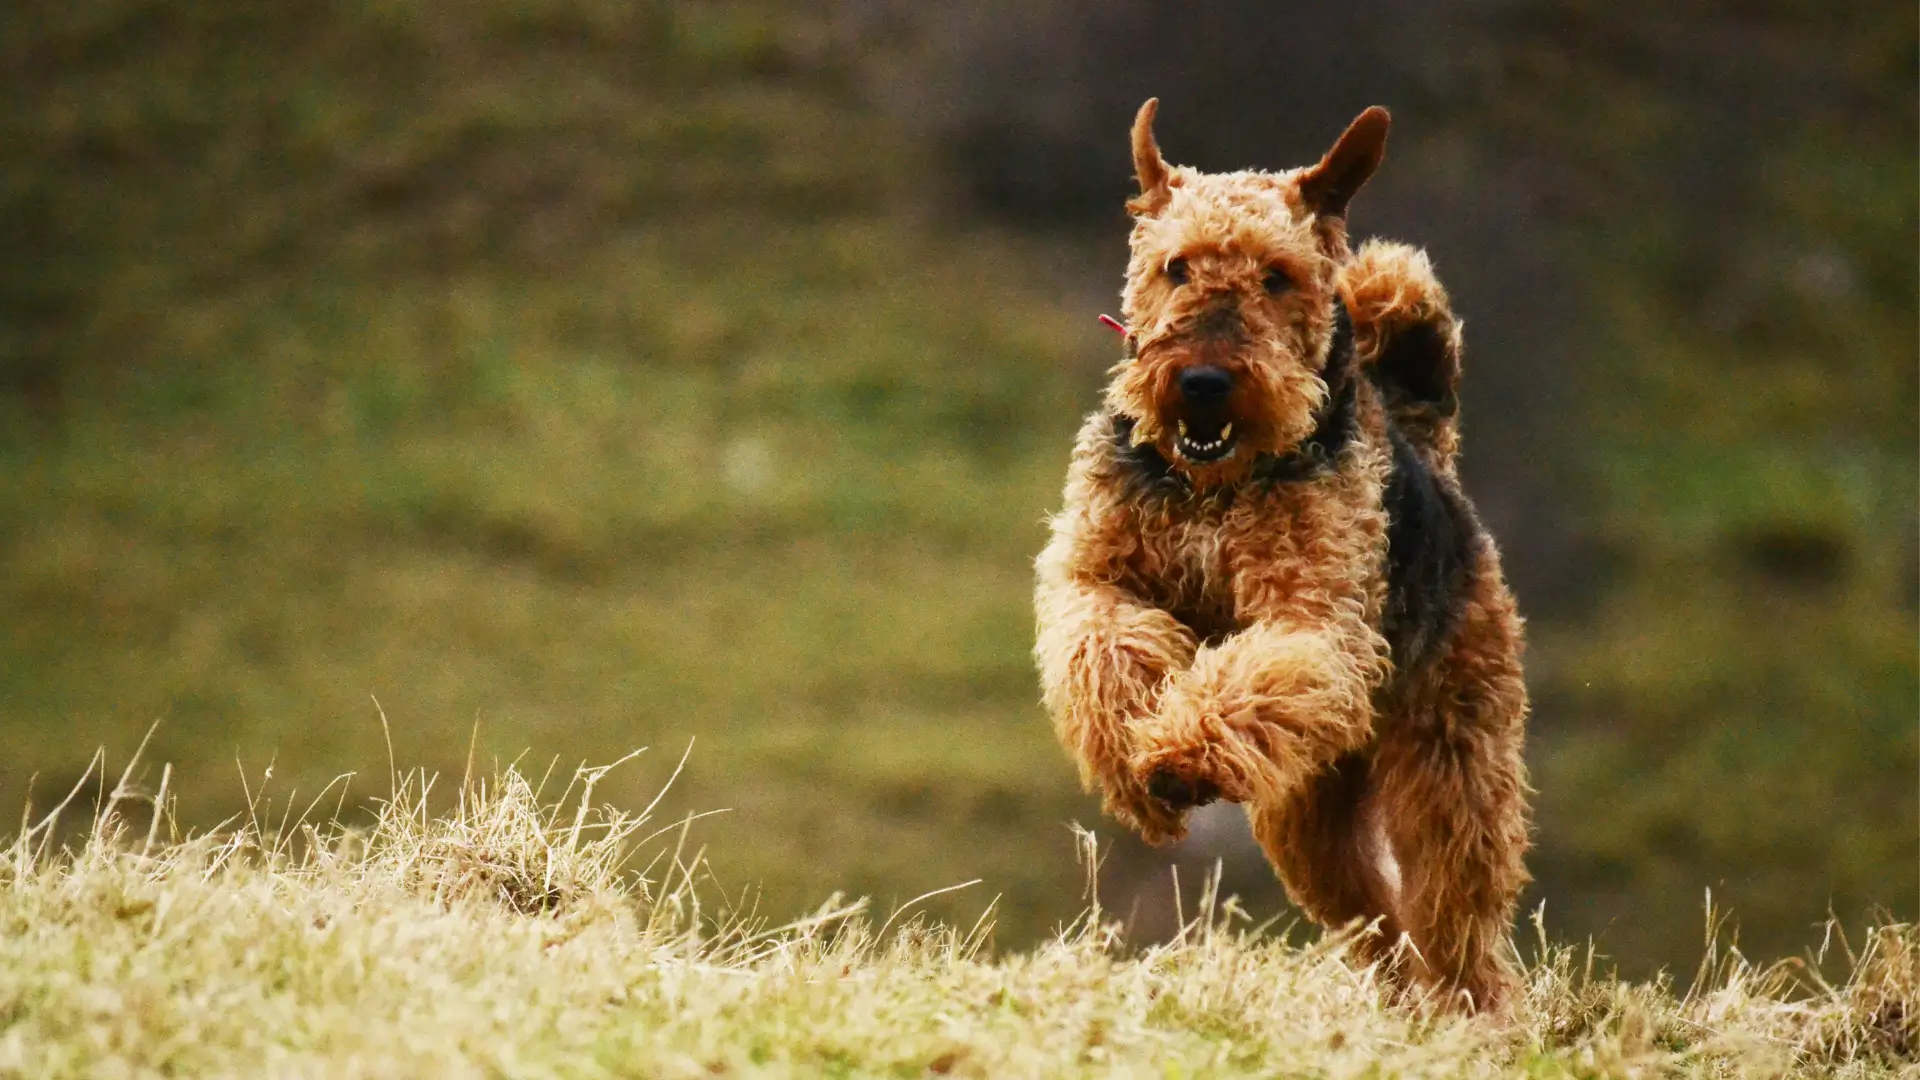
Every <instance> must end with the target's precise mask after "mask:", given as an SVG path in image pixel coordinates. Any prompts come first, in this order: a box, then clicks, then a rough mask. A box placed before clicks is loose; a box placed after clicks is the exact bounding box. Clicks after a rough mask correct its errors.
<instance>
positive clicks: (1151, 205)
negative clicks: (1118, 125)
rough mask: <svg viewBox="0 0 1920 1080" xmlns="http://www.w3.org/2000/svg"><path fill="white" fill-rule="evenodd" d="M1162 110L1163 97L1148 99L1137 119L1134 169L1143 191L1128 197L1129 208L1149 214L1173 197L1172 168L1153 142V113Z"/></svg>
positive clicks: (1162, 206) (1135, 117)
mask: <svg viewBox="0 0 1920 1080" xmlns="http://www.w3.org/2000/svg"><path fill="white" fill-rule="evenodd" d="M1159 109H1160V99H1159V98H1148V99H1147V101H1146V104H1144V105H1142V106H1140V112H1139V113H1138V114H1136V115H1135V116H1134V118H1133V172H1134V175H1136V176H1138V177H1139V178H1140V194H1138V195H1136V196H1134V197H1133V198H1131V199H1129V200H1127V209H1128V210H1130V211H1132V212H1133V213H1136V214H1141V215H1144V216H1147V217H1151V216H1153V215H1155V214H1158V213H1159V212H1160V211H1161V210H1164V209H1166V205H1167V203H1168V202H1169V201H1171V200H1172V199H1173V192H1172V191H1171V190H1170V189H1171V187H1172V182H1173V176H1172V170H1170V169H1168V168H1167V159H1166V158H1163V157H1161V156H1160V145H1159V144H1158V143H1156V142H1154V141H1153V114H1154V113H1156V112H1158V111H1159Z"/></svg>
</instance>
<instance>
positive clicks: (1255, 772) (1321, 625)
mask: <svg viewBox="0 0 1920 1080" xmlns="http://www.w3.org/2000/svg"><path fill="white" fill-rule="evenodd" d="M1154 108H1155V103H1154V102H1152V101H1149V102H1148V103H1147V104H1146V105H1145V106H1143V107H1142V109H1141V110H1140V116H1139V118H1138V119H1137V120H1136V122H1135V125H1134V130H1133V149H1134V159H1135V166H1136V171H1137V173H1138V176H1139V180H1140V185H1141V193H1140V195H1139V196H1137V197H1136V198H1135V199H1133V200H1132V201H1131V202H1130V203H1129V204H1128V206H1129V209H1130V210H1131V211H1132V212H1133V214H1134V226H1133V234H1132V258H1131V261H1130V263H1129V265H1128V270H1127V283H1126V288H1125V291H1124V294H1123V302H1124V310H1125V312H1126V315H1127V317H1128V319H1129V322H1130V324H1131V326H1132V330H1131V332H1130V334H1129V338H1128V349H1127V358H1126V359H1125V360H1123V361H1122V362H1121V363H1120V364H1119V365H1118V366H1116V367H1115V368H1114V370H1113V379H1112V382H1111V383H1110V385H1109V386H1108V388H1107V393H1106V407H1105V410H1104V411H1102V412H1100V413H1096V414H1094V415H1093V416H1091V417H1089V418H1088V419H1087V422H1086V424H1085V425H1084V426H1083V427H1082V428H1081V431H1080V435H1079V439H1078V441H1077V443H1076V445H1075V447H1074V452H1073V460H1072V464H1071V467H1070V468H1069V471H1068V476H1067V485H1066V505H1065V507H1064V508H1063V509H1062V510H1061V512H1060V513H1059V514H1058V515H1057V516H1056V517H1055V518H1054V519H1053V522H1052V538H1051V541H1050V542H1049V543H1048V545H1047V547H1046V550H1045V551H1043V552H1042V553H1041V555H1040V557H1039V560H1038V564H1037V570H1038V587H1037V590H1036V594H1035V604H1036V609H1037V614H1038V636H1037V642H1036V644H1035V650H1034V651H1035V656H1036V658H1037V660H1038V663H1039V667H1040V673H1041V682H1042V686H1043V689H1044V697H1045V702H1046V705H1047V708H1048V710H1049V712H1050V713H1051V714H1052V716H1053V720H1054V725H1055V728H1056V730H1057V732H1058V733H1059V735H1060V738H1061V740H1062V742H1063V743H1064V744H1065V746H1066V747H1067V749H1068V751H1069V752H1070V753H1071V754H1072V755H1073V756H1074V758H1075V759H1076V760H1077V762H1078V763H1079V765H1080V769H1081V774H1082V777H1083V779H1084V780H1085V781H1086V782H1087V783H1088V785H1089V786H1090V787H1093V788H1097V789H1098V790H1099V791H1100V792H1101V794H1102V795H1103V797H1104V803H1105V806H1106V809H1107V811H1108V812H1109V813H1111V814H1113V815H1114V816H1115V817H1117V818H1119V819H1121V820H1122V821H1124V822H1126V823H1128V824H1129V825H1130V826H1132V827H1133V828H1135V829H1138V830H1139V831H1140V833H1141V834H1142V835H1143V836H1145V837H1146V838H1147V839H1148V840H1150V841H1154V842H1164V841H1167V840H1172V839H1177V838H1179V837H1180V836H1181V835H1183V834H1184V831H1185V818H1186V813H1187V811H1188V810H1189V809H1190V808H1191V807H1192V806H1193V805H1197V804H1198V803H1201V802H1205V801H1208V800H1210V799H1211V798H1215V797H1218V798H1224V799H1228V800H1230V801H1233V802H1238V803H1242V804H1244V805H1245V806H1246V809H1247V813H1248V815H1249V818H1250V820H1251V821H1252V824H1253V828H1254V833H1255V836H1256V837H1257V838H1258V840H1259V841H1260V843H1261V845H1262V847H1263V849H1264V850H1265V851H1266V853H1267V856H1268V858H1269V859H1270V860H1271V861H1272V863H1273V865H1274V867H1275V869H1276V870H1277V871H1278V873H1279V875H1280V877H1281V879H1282V880H1283V881H1284V883H1285V884H1286V886H1287V889H1288V891H1289V894H1290V895H1291V896H1293V898H1294V899H1295V900H1296V902H1298V903H1299V904H1300V906H1301V907H1302V908H1303V909H1304V910H1305V911H1306V912H1307V913H1308V914H1309V915H1310V916H1312V917H1313V918H1314V919H1316V920H1318V921H1320V922H1322V923H1325V924H1330V925H1337V924H1342V923H1346V922H1349V921H1352V920H1356V919H1359V920H1372V921H1378V922H1379V923H1380V924H1381V926H1382V928H1383V930H1384V931H1385V934H1384V935H1383V936H1382V938H1381V939H1380V940H1381V950H1382V951H1381V953H1380V957H1381V959H1382V961H1383V962H1384V963H1385V964H1386V966H1387V968H1388V970H1390V971H1392V972H1395V973H1396V974H1397V975H1398V976H1399V977H1400V978H1401V979H1402V981H1403V983H1404V984H1405V985H1407V986H1408V987H1409V988H1420V989H1430V990H1435V991H1438V992H1441V993H1443V994H1446V995H1448V996H1449V997H1450V998H1451V999H1452V1000H1455V1001H1458V1002H1461V1003H1464V1004H1465V1005H1467V1006H1468V1007H1473V1008H1489V1007H1497V1006H1499V1005H1500V1003H1501V1002H1502V1001H1503V1000H1504V999H1505V997H1506V996H1507V995H1508V994H1509V993H1510V992H1511V991H1512V988H1513V980H1514V976H1513V972H1512V969H1511V967H1510V965H1509V961H1508V959H1507V957H1508V954H1509V952H1510V949H1509V946H1508V944H1507V935H1508V927H1509V922H1510V920H1511V916H1512V911H1513V904H1514V900H1515V897H1516V896H1517V894H1518V893H1519V890H1520V888H1521V886H1522V885H1524V884H1525V882H1526V880H1527V874H1526V870H1525V868H1524V866H1523V865H1522V861H1521V860H1522V856H1523V854H1524V852H1525V850H1526V846H1527V805H1526V796H1527V792H1528V788H1527V781H1526V770H1525V767H1524V764H1523V762H1522V757H1521V744H1522V725H1523V720H1524V717H1525V714H1526V708H1527V704H1526V689H1525V686H1524V683H1523V682H1522V680H1521V672H1520V652H1521V620H1520V617H1519V615H1518V614H1517V612H1516V610H1515V608H1514V604H1513V599H1512V597H1511V596H1510V594H1509V593H1508V591H1507V588H1506V585H1505V582H1504V580H1503V579H1502V576H1501V571H1500V562H1499V555H1498V553H1497V551H1496V550H1495V547H1494V544H1493V541H1492V539H1491V538H1490V537H1488V536H1487V534H1486V532H1485V530H1484V529H1482V528H1481V527H1480V524H1479V522H1478V520H1477V519H1476V518H1475V516H1474V513H1473V509H1472V506H1471V504H1470V503H1468V501H1467V499H1466V497H1465V496H1464V495H1463V494H1461V492H1460V489H1459V485H1458V483H1457V482H1456V480H1455V478H1454V468H1453V459H1454V454H1455V451H1456V449H1457V441H1458V433H1457V426H1456V413H1457V405H1456V389H1457V384H1458V379H1459V361H1460V334H1459V327H1458V324H1457V322H1456V321H1455V319H1454V318H1453V315H1452V312H1451V309H1450V307H1449V306H1448V302H1447V296H1446V292H1445V290H1444V289H1443V288H1442V287H1441V286H1440V283H1439V281H1438V280H1437V278H1435V276H1434V274H1433V271H1432V267H1431V266H1430V265H1429V264H1428V262H1427V260H1426V257H1425V256H1424V255H1423V254H1421V253H1420V252H1419V251H1417V250H1415V249H1413V248H1409V247H1405V246H1403V245H1394V244H1368V245H1365V246H1363V247H1362V248H1361V250H1360V251H1359V253H1357V254H1356V253H1354V252H1353V251H1351V250H1350V248H1349V246H1348V242H1347V232H1346V222H1345V218H1346V209H1347V203H1348V201H1349V200H1350V199H1351V198H1352V196H1353V195H1354V193H1355V192H1356V191H1358V190H1359V188H1360V186H1361V185H1362V184H1364V183H1365V182H1366V180H1367V177H1368V176H1369V175H1370V174H1371V173H1372V171H1373V169H1374V168H1375V167H1376V166H1377V165H1378V164H1379V162H1380V159H1381V157H1382V154H1383V151H1384V147H1385V140H1386V132H1387V126H1388V118H1387V115H1386V112H1385V110H1382V109H1369V110H1367V111H1366V112H1365V113H1363V114H1361V116H1360V118H1359V119H1358V120H1356V121H1355V122H1354V124H1353V125H1352V127H1350V128H1349V129H1348V130H1347V132H1346V134H1344V135H1343V136H1341V138H1340V140H1339V141H1338V142H1337V143H1336V144H1335V146H1334V148H1333V149H1332V150H1330V151H1328V153H1327V154H1326V156H1325V157H1324V158H1322V159H1321V161H1320V162H1319V163H1318V164H1316V165H1313V166H1310V167H1308V168H1304V169H1294V170H1290V171H1287V172H1279V173H1267V172H1235V173H1227V174H1207V173H1201V172H1198V171H1195V170H1193V169H1190V168H1186V167H1180V166H1172V165H1169V164H1167V162H1166V161H1165V160H1164V159H1163V158H1162V157H1161V156H1160V151H1159V147H1158V145H1157V143H1156V142H1155V140H1154V136H1153V130H1152V122H1153V115H1154ZM1403 946H1411V948H1405V947H1403Z"/></svg>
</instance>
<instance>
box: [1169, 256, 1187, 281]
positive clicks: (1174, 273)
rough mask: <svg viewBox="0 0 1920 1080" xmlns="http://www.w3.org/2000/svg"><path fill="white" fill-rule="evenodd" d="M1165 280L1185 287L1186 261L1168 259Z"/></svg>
mask: <svg viewBox="0 0 1920 1080" xmlns="http://www.w3.org/2000/svg"><path fill="white" fill-rule="evenodd" d="M1167 280H1168V281H1171V282H1173V283H1174V284H1175V285H1185V284H1186V283H1187V260H1185V259H1168V260H1167Z"/></svg>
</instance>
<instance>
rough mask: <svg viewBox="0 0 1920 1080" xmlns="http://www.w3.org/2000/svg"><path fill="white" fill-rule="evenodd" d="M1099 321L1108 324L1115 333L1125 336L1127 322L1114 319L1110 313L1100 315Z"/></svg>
mask: <svg viewBox="0 0 1920 1080" xmlns="http://www.w3.org/2000/svg"><path fill="white" fill-rule="evenodd" d="M1100 321H1101V322H1103V323H1106V324H1107V325H1108V326H1111V327H1113V332H1114V333H1116V334H1119V335H1120V336H1121V337H1126V336H1127V324H1126V323H1123V322H1121V321H1120V320H1119V319H1116V318H1114V317H1113V316H1111V315H1102V316H1100Z"/></svg>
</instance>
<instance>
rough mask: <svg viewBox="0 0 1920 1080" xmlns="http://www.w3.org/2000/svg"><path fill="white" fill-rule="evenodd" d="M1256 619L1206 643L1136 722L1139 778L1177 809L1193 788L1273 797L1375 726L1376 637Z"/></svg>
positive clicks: (1247, 797)
mask: <svg viewBox="0 0 1920 1080" xmlns="http://www.w3.org/2000/svg"><path fill="white" fill-rule="evenodd" d="M1354 630H1355V631H1356V632H1354V633H1343V632H1341V628H1339V627H1337V626H1333V627H1329V626H1316V627H1314V628H1311V629H1302V628H1298V627H1295V626H1289V625H1285V624H1282V623H1279V622H1260V623H1255V624H1254V625H1252V626H1250V627H1248V628H1246V629H1244V630H1242V631H1241V632H1239V633H1237V634H1235V635H1234V636H1232V637H1230V638H1228V639H1226V640H1225V641H1222V642H1220V643H1219V644H1218V645H1210V646H1207V647H1205V648H1202V649H1200V650H1199V651H1198V652H1197V653H1196V654H1195V656H1194V659H1193V664H1192V665H1191V666H1190V667H1189V668H1188V669H1187V670H1185V671H1183V672H1181V673H1180V674H1178V675H1176V676H1175V677H1174V678H1172V679H1171V680H1169V681H1168V684H1167V687H1166V689H1165V690H1164V691H1162V693H1161V694H1160V700H1159V707H1158V709H1157V710H1156V711H1155V714H1154V716H1153V717H1152V718H1151V719H1150V720H1149V721H1147V722H1145V723H1143V724H1140V725H1137V726H1136V727H1135V729H1134V746H1135V750H1134V755H1133V760H1132V762H1131V765H1132V768H1133V771H1134V775H1135V776H1137V777H1138V778H1139V783H1140V784H1142V785H1143V786H1145V787H1147V788H1148V789H1149V790H1150V791H1153V792H1157V793H1160V794H1161V796H1162V797H1163V799H1167V800H1168V801H1169V802H1170V804H1171V807H1172V808H1175V809H1177V808H1179V805H1178V804H1179V802H1180V801H1181V800H1180V797H1181V796H1183V795H1185V794H1187V793H1189V792H1194V791H1210V792H1215V793H1218V794H1219V795H1220V796H1221V797H1222V798H1225V799H1227V800H1229V801H1232V802H1243V803H1244V802H1256V803H1272V802H1274V801H1276V800H1277V799H1279V798H1280V797H1282V796H1284V795H1286V794H1288V793H1290V792H1292V791H1294V790H1295V789H1296V788H1298V787H1299V785H1300V784H1301V783H1302V782H1303V781H1305V779H1306V778H1307V777H1308V776H1310V775H1312V774H1313V773H1315V772H1317V771H1319V770H1320V769H1322V768H1324V767H1326V766H1327V765H1329V764H1331V763H1332V762H1333V761H1334V760H1335V759H1336V758H1338V757H1339V756H1340V755H1342V754H1344V753H1347V752H1348V751H1351V750H1354V749H1356V748H1358V747H1360V746H1363V745H1365V744H1366V742H1367V741H1368V739H1369V738H1371V735H1372V727H1373V709H1372V704H1371V700H1370V698H1371V688H1372V686H1373V684H1374V683H1375V682H1376V681H1377V680H1378V671H1379V661H1378V660H1377V659H1376V658H1377V656H1378V650H1377V649H1376V648H1375V642H1376V641H1377V638H1375V637H1374V635H1372V634H1371V633H1369V632H1368V631H1367V630H1366V629H1365V628H1364V627H1356V628H1354Z"/></svg>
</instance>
